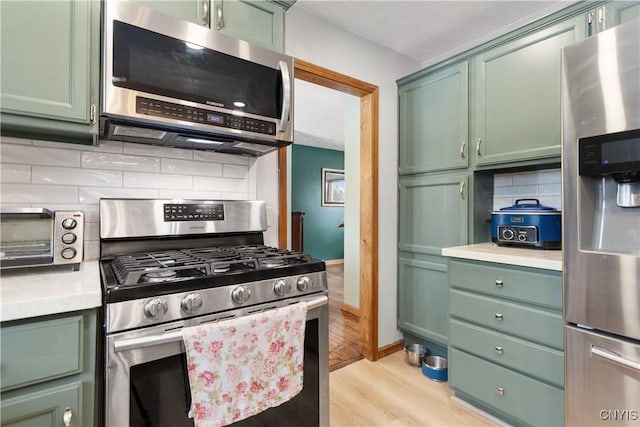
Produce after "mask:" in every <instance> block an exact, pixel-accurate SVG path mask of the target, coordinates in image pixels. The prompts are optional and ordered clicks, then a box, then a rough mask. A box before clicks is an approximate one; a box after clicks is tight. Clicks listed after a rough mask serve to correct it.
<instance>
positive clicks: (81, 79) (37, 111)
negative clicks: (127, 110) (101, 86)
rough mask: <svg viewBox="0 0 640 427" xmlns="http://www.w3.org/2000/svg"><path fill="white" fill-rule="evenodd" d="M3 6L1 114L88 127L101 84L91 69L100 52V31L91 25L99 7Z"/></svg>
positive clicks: (30, 3)
mask: <svg viewBox="0 0 640 427" xmlns="http://www.w3.org/2000/svg"><path fill="white" fill-rule="evenodd" d="M1 7H2V14H1V15H2V18H1V22H2V25H1V30H0V39H1V40H2V42H1V43H2V49H1V58H0V62H1V64H2V69H1V72H0V74H1V75H2V77H1V87H2V94H1V99H0V105H1V109H2V112H3V113H11V114H17V115H26V116H31V117H40V118H47V119H55V120H60V121H70V122H76V123H86V124H89V123H90V122H91V118H92V117H91V104H92V103H93V100H92V98H91V91H92V88H93V87H97V86H98V81H97V78H96V81H95V82H94V81H92V70H91V68H92V64H91V59H92V54H95V49H98V51H99V48H98V46H94V43H93V40H96V41H97V40H98V39H99V38H98V37H95V38H94V37H93V35H92V33H91V32H92V31H95V32H96V34H97V33H98V32H99V28H100V27H99V26H94V25H93V21H92V20H93V19H94V15H93V12H94V11H93V8H98V7H99V6H98V4H96V3H95V2H90V1H73V0H66V1H3V2H2V6H1ZM96 61H97V56H96ZM96 68H97V62H96ZM96 99H97V98H96Z"/></svg>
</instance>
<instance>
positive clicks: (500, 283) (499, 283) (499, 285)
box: [496, 280, 504, 288]
mask: <svg viewBox="0 0 640 427" xmlns="http://www.w3.org/2000/svg"><path fill="white" fill-rule="evenodd" d="M503 286H504V282H503V281H502V280H496V288H501V287H503Z"/></svg>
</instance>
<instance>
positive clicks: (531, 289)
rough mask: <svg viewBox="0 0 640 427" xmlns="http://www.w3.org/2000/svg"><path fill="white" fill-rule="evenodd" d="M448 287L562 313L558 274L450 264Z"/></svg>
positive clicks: (479, 265) (539, 270)
mask: <svg viewBox="0 0 640 427" xmlns="http://www.w3.org/2000/svg"><path fill="white" fill-rule="evenodd" d="M449 284H450V285H451V286H452V287H454V288H462V289H467V290H470V291H474V292H482V293H485V294H487V295H493V296H500V297H503V298H510V299H514V300H519V301H524V302H528V303H531V304H538V305H543V306H547V307H552V308H557V309H559V310H560V309H562V274H561V272H559V271H553V270H541V269H531V268H526V267H516V266H508V265H504V264H486V263H480V262H472V261H464V262H463V261H456V260H450V261H449Z"/></svg>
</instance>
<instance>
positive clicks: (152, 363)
mask: <svg viewBox="0 0 640 427" xmlns="http://www.w3.org/2000/svg"><path fill="white" fill-rule="evenodd" d="M302 301H305V302H307V304H308V305H309V308H308V311H307V324H306V329H305V350H304V385H303V389H302V391H301V392H300V394H298V395H297V396H296V397H294V398H293V399H291V400H290V401H288V402H286V403H284V404H282V405H280V406H278V407H275V408H270V409H268V410H266V411H264V412H262V413H260V414H258V415H255V416H253V417H250V418H247V419H245V420H242V421H239V422H237V423H234V424H233V425H234V426H287V425H291V426H328V425H329V375H328V373H329V350H328V305H327V304H328V299H327V297H326V296H321V297H317V296H316V297H315V298H314V297H311V298H306V299H303V300H302ZM284 304H286V303H282V304H280V305H284ZM272 308H276V305H275V304H265V305H261V306H255V307H249V308H247V309H241V310H235V311H232V312H225V313H220V314H212V315H208V316H202V317H200V318H196V319H191V321H190V323H189V324H186V323H185V322H184V321H179V322H172V323H169V324H165V325H161V326H156V327H150V328H145V329H143V330H136V331H129V332H121V333H116V334H112V335H110V336H108V337H107V339H106V352H107V354H106V370H105V402H104V403H105V411H104V413H105V426H107V427H127V426H129V427H142V426H154V427H155V426H158V427H182V426H193V425H194V424H193V420H192V419H191V418H189V417H188V415H187V414H188V412H189V407H190V404H191V399H190V390H189V382H188V375H187V372H186V363H185V360H186V359H185V357H186V356H185V352H184V345H183V343H182V333H181V329H182V327H183V326H187V325H188V326H192V325H194V324H199V323H206V322H211V321H218V320H225V319H229V318H233V317H239V316H243V315H248V314H251V313H254V312H257V311H264V310H269V309H272Z"/></svg>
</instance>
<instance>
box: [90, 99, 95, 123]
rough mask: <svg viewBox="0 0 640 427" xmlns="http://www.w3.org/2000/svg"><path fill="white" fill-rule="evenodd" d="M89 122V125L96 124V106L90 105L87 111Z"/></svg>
mask: <svg viewBox="0 0 640 427" xmlns="http://www.w3.org/2000/svg"><path fill="white" fill-rule="evenodd" d="M89 120H91V123H95V122H96V104H91V108H90V109H89Z"/></svg>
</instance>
